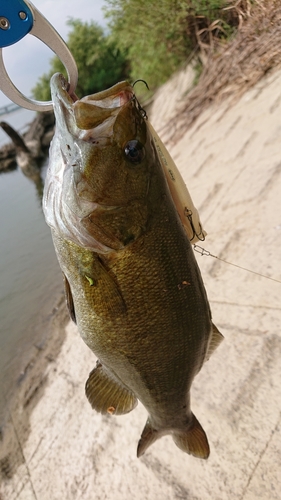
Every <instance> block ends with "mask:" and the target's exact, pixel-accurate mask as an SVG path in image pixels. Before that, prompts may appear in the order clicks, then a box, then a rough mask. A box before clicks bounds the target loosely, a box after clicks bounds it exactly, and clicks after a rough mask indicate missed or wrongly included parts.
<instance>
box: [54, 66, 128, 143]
mask: <svg viewBox="0 0 281 500" xmlns="http://www.w3.org/2000/svg"><path fill="white" fill-rule="evenodd" d="M67 89H68V83H67V81H66V79H65V78H64V76H63V75H62V74H60V73H56V74H55V75H53V77H52V79H51V93H52V101H53V103H54V110H55V115H56V122H57V126H58V127H61V128H63V129H65V126H67V128H68V130H69V132H70V133H72V134H73V135H74V136H75V137H77V138H79V139H82V140H83V141H85V142H94V139H95V138H100V137H104V138H105V137H109V136H110V135H111V134H112V129H113V125H114V122H115V119H116V117H117V115H118V113H119V111H120V109H121V108H122V107H123V106H124V104H126V103H128V102H129V101H132V100H133V99H134V98H135V94H134V91H133V87H132V86H131V85H130V84H129V83H128V82H126V81H123V82H120V83H117V84H116V85H114V86H113V87H110V88H109V89H107V90H103V91H101V92H97V93H96V94H92V95H89V96H86V97H83V98H81V99H79V98H78V97H77V95H76V94H72V95H70V94H69V93H68V90H67Z"/></svg>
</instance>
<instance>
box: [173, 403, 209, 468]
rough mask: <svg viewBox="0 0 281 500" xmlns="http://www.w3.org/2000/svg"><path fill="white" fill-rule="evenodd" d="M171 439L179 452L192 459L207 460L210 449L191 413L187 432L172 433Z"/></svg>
mask: <svg viewBox="0 0 281 500" xmlns="http://www.w3.org/2000/svg"><path fill="white" fill-rule="evenodd" d="M173 439H174V442H175V444H176V445H177V446H178V448H180V450H182V451H185V452H186V453H189V454H190V455H193V456H194V457H197V458H208V456H209V455H210V447H209V443H208V439H207V436H206V433H205V431H204V429H203V427H202V426H201V424H200V423H199V422H198V420H197V418H196V417H195V415H193V413H192V424H191V426H190V427H189V428H188V430H186V431H177V432H174V433H173Z"/></svg>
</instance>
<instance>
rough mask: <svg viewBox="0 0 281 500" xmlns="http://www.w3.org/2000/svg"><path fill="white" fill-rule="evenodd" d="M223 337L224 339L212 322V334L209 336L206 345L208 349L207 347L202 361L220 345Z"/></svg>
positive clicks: (206, 359)
mask: <svg viewBox="0 0 281 500" xmlns="http://www.w3.org/2000/svg"><path fill="white" fill-rule="evenodd" d="M223 339H224V336H223V335H222V334H221V333H220V332H219V330H218V329H217V327H216V326H215V325H214V323H212V334H211V337H210V342H209V345H208V349H207V352H206V356H205V360H204V361H208V359H209V358H210V357H211V356H212V354H213V352H214V351H215V350H216V348H217V347H218V346H219V345H220V343H221V342H222V341H223Z"/></svg>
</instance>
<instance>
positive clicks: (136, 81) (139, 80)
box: [132, 78, 150, 90]
mask: <svg viewBox="0 0 281 500" xmlns="http://www.w3.org/2000/svg"><path fill="white" fill-rule="evenodd" d="M138 82H142V83H144V84H145V86H146V88H147V90H150V88H149V86H148V84H147V82H146V81H145V80H142V78H139V79H138V80H135V81H134V83H133V84H132V87H134V86H135V85H136V83H138Z"/></svg>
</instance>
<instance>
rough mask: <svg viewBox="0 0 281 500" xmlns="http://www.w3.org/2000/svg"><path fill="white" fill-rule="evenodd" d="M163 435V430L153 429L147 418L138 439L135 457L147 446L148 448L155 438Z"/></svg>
mask: <svg viewBox="0 0 281 500" xmlns="http://www.w3.org/2000/svg"><path fill="white" fill-rule="evenodd" d="M163 435H164V433H163V432H161V431H157V430H155V429H153V427H152V426H151V424H150V422H149V419H147V422H146V424H145V426H144V429H143V431H142V435H141V438H140V440H139V444H138V449H137V457H138V458H139V457H141V456H142V455H143V454H144V453H145V452H146V450H147V448H149V446H150V445H152V444H153V443H154V442H155V441H156V440H157V439H159V438H160V437H161V436H163Z"/></svg>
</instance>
